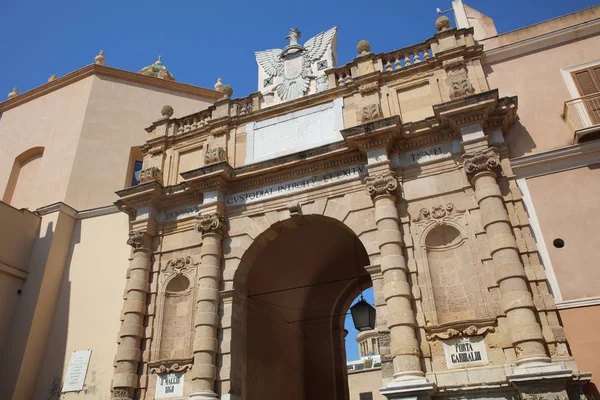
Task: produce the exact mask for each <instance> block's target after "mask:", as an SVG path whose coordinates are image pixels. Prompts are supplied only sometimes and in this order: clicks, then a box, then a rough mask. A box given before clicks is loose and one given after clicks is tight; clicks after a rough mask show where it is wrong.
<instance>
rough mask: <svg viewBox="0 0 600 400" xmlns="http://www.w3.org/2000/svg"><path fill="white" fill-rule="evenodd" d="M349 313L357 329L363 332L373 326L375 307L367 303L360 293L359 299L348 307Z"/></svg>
mask: <svg viewBox="0 0 600 400" xmlns="http://www.w3.org/2000/svg"><path fill="white" fill-rule="evenodd" d="M350 313H351V314H352V321H353V322H354V327H355V328H356V330H357V331H359V332H363V331H369V330H371V329H374V328H375V314H376V311H375V308H374V307H373V306H372V305H370V304H369V303H367V301H366V300H365V298H364V297H363V295H362V293H361V295H360V300H359V301H357V302H356V304H354V305H353V306H352V307H350Z"/></svg>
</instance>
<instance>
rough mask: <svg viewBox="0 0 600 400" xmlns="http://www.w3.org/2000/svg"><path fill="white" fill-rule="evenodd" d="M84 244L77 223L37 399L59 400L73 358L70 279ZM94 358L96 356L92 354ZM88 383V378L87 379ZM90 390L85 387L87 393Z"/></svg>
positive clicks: (43, 364)
mask: <svg viewBox="0 0 600 400" xmlns="http://www.w3.org/2000/svg"><path fill="white" fill-rule="evenodd" d="M80 241H81V223H80V221H77V222H76V223H75V226H74V228H73V235H72V236H71V242H70V244H69V253H68V254H69V255H68V257H67V260H66V265H65V270H64V273H63V276H62V279H61V284H60V292H59V294H58V301H57V303H56V309H55V312H54V320H53V321H52V326H51V328H50V332H49V338H48V345H47V346H46V352H45V354H44V361H43V363H42V367H41V369H40V374H39V376H38V379H37V381H36V392H35V393H36V395H35V398H36V399H47V400H59V399H60V398H61V390H62V386H63V379H64V377H65V373H66V371H67V364H68V362H69V357H70V356H69V355H67V354H66V349H67V336H68V329H69V304H70V301H71V282H70V280H69V276H70V270H71V261H72V257H73V249H74V248H75V246H76V245H77V244H79V243H80ZM92 357H93V353H92ZM86 381H88V379H87V378H86ZM85 390H86V388H85V386H84V391H85Z"/></svg>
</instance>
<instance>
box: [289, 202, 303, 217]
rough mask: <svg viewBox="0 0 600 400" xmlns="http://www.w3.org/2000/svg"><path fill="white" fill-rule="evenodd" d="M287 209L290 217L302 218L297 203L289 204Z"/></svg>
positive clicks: (300, 209) (300, 207) (299, 206)
mask: <svg viewBox="0 0 600 400" xmlns="http://www.w3.org/2000/svg"><path fill="white" fill-rule="evenodd" d="M287 209H288V211H289V212H290V217H300V216H302V206H301V205H300V203H298V202H295V203H291V204H289V205H288V206H287Z"/></svg>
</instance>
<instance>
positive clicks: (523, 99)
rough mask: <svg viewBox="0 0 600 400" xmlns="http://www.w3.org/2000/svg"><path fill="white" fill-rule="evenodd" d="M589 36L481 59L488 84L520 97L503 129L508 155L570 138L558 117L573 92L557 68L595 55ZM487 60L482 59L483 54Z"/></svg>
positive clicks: (598, 40)
mask: <svg viewBox="0 0 600 400" xmlns="http://www.w3.org/2000/svg"><path fill="white" fill-rule="evenodd" d="M598 46H600V36H592V37H588V38H584V39H581V40H578V41H576V42H569V43H567V44H563V45H560V46H555V47H550V48H547V49H544V50H543V51H536V52H533V53H529V54H525V55H522V56H518V57H514V58H509V59H506V60H502V61H498V62H494V63H484V66H483V70H484V72H485V74H486V77H487V80H488V83H489V85H490V87H491V88H498V89H499V90H500V96H515V95H518V97H519V117H520V121H518V122H517V123H516V124H515V125H514V126H513V127H512V128H511V129H510V130H509V132H508V133H507V134H506V135H505V140H506V141H507V142H508V145H509V147H510V157H511V158H516V157H520V156H523V155H526V154H532V153H539V152H542V151H547V150H551V149H556V148H559V147H562V146H567V145H570V144H572V143H573V132H572V131H570V129H569V127H568V125H567V123H566V122H565V121H564V120H563V119H562V117H561V115H562V113H563V106H564V102H565V101H567V100H570V99H571V98H573V97H572V96H571V95H570V94H569V91H568V90H567V86H566V83H565V81H564V79H563V76H562V74H561V71H560V69H561V68H569V67H573V66H576V65H579V64H583V63H588V62H591V61H595V60H599V57H598V55H597V53H595V52H593V51H591V49H594V48H598ZM484 60H485V59H484Z"/></svg>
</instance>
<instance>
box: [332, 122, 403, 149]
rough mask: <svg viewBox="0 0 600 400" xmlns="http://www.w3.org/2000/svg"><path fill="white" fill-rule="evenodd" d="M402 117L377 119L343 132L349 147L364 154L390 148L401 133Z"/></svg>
mask: <svg viewBox="0 0 600 400" xmlns="http://www.w3.org/2000/svg"><path fill="white" fill-rule="evenodd" d="M399 128H400V117H399V116H398V115H394V116H392V117H388V118H381V119H376V120H374V121H370V122H366V123H364V124H362V125H357V126H354V127H351V128H347V129H344V130H342V131H341V134H342V136H343V137H344V140H345V141H346V143H348V146H349V147H352V148H358V149H360V150H361V151H363V152H366V151H369V150H370V149H376V148H379V147H385V148H388V149H389V148H390V146H391V145H392V144H393V143H394V141H395V140H396V139H397V138H398V136H399V132H400V129H399Z"/></svg>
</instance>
